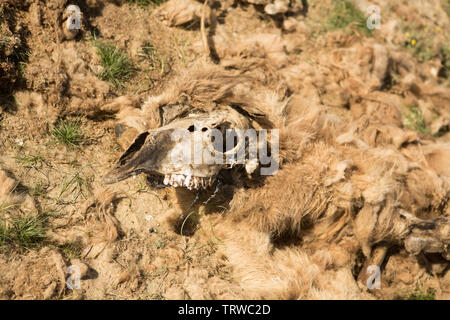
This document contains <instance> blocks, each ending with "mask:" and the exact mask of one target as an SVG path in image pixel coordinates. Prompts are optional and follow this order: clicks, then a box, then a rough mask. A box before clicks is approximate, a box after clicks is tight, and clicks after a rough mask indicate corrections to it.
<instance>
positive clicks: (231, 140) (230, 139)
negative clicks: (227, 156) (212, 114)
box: [211, 126, 239, 153]
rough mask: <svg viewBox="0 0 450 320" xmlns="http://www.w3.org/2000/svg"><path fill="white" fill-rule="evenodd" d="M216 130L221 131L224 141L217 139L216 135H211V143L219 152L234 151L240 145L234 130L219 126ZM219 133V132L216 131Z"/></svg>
mask: <svg viewBox="0 0 450 320" xmlns="http://www.w3.org/2000/svg"><path fill="white" fill-rule="evenodd" d="M214 129H217V130H219V132H220V133H221V138H222V139H220V138H219V139H217V138H216V136H215V135H211V143H212V146H213V148H214V150H216V151H218V152H223V153H224V152H228V151H230V150H233V149H234V148H235V147H236V146H237V145H238V143H239V138H238V135H237V133H236V130H234V129H227V128H225V127H221V126H218V127H216V128H214ZM216 132H217V131H216Z"/></svg>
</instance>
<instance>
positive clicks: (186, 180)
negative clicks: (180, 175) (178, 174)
mask: <svg viewBox="0 0 450 320" xmlns="http://www.w3.org/2000/svg"><path fill="white" fill-rule="evenodd" d="M190 182H191V176H190V175H189V176H186V178H185V179H184V186H185V187H188V188H189V183H190Z"/></svg>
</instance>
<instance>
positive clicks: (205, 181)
mask: <svg viewBox="0 0 450 320" xmlns="http://www.w3.org/2000/svg"><path fill="white" fill-rule="evenodd" d="M206 179H208V178H202V188H203V189H206V187H207V186H208V185H207V180H206Z"/></svg>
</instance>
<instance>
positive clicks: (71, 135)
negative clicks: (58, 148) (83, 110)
mask: <svg viewBox="0 0 450 320" xmlns="http://www.w3.org/2000/svg"><path fill="white" fill-rule="evenodd" d="M80 127H81V120H75V121H70V120H66V121H65V120H59V121H58V123H57V124H56V125H55V127H54V128H53V133H52V135H53V137H54V138H55V139H56V140H57V141H59V142H61V143H63V144H66V145H69V146H77V145H78V144H80V143H81V142H82V141H83V132H82V131H81V129H80Z"/></svg>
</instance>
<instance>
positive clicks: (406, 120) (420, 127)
mask: <svg viewBox="0 0 450 320" xmlns="http://www.w3.org/2000/svg"><path fill="white" fill-rule="evenodd" d="M403 125H404V126H405V127H407V128H409V129H412V130H416V131H419V132H421V133H424V134H430V129H429V128H427V126H426V124H425V120H424V118H423V115H422V112H421V111H420V109H419V107H417V106H416V105H410V106H409V112H408V113H407V114H406V115H405V116H404V117H403Z"/></svg>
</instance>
